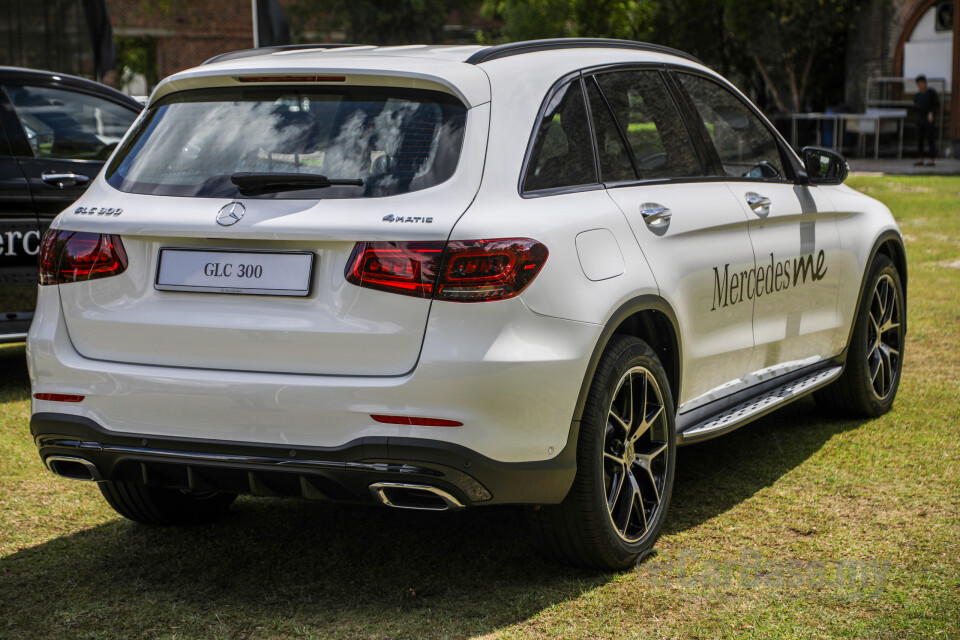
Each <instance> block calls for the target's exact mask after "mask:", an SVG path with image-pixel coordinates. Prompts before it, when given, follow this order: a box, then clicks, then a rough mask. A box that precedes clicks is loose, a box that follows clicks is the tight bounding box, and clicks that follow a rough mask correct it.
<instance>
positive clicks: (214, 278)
mask: <svg viewBox="0 0 960 640" xmlns="http://www.w3.org/2000/svg"><path fill="white" fill-rule="evenodd" d="M313 258H314V254H313V253H311V252H309V251H284V252H275V251H217V250H214V249H160V260H159V263H158V264H157V280H156V284H155V285H154V286H155V287H156V288H157V289H161V290H164V291H203V292H206V293H240V294H244V295H258V296H307V295H310V280H311V276H312V274H313Z"/></svg>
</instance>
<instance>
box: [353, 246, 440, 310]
mask: <svg viewBox="0 0 960 640" xmlns="http://www.w3.org/2000/svg"><path fill="white" fill-rule="evenodd" d="M442 255H443V243H442V242H360V243H357V246H356V247H354V249H353V253H352V254H351V256H350V260H349V261H347V282H351V283H353V284H355V285H357V286H360V287H367V288H369V289H378V290H380V291H392V292H394V293H402V294H405V295H408V296H416V297H418V298H429V297H431V296H433V287H434V283H435V282H436V279H437V271H438V270H439V268H440V258H441V257H442Z"/></svg>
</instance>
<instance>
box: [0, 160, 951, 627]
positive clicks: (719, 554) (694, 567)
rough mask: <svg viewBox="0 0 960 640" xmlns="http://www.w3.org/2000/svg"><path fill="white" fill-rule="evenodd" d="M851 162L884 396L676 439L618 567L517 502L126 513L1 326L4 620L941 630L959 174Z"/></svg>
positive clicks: (246, 502) (947, 576)
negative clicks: (867, 170) (886, 230)
mask: <svg viewBox="0 0 960 640" xmlns="http://www.w3.org/2000/svg"><path fill="white" fill-rule="evenodd" d="M850 184H851V185H852V186H854V187H855V188H858V189H860V190H862V191H864V192H866V193H869V194H870V195H873V196H875V197H878V198H880V199H881V200H884V201H885V202H887V203H888V204H889V205H890V206H891V208H892V209H893V211H894V212H895V213H896V215H897V217H898V219H899V220H900V223H901V226H902V228H903V231H904V234H905V235H906V240H907V250H908V253H909V265H910V291H909V294H910V310H909V317H910V323H911V324H910V333H909V335H908V342H907V350H906V358H905V370H904V378H903V383H902V384H901V387H900V395H899V397H898V399H897V403H896V405H895V406H894V410H893V411H892V412H891V413H889V414H888V415H886V416H884V417H882V418H880V419H877V420H870V421H852V420H841V419H834V418H830V417H824V416H823V415H821V414H820V413H818V412H817V410H816V408H815V407H814V406H813V404H812V403H811V402H807V401H801V402H799V403H796V404H795V405H793V406H791V407H790V408H788V409H787V410H786V411H784V412H781V413H779V414H776V415H773V416H770V417H768V418H766V419H763V420H761V421H758V422H756V423H754V424H753V425H750V426H748V427H745V428H743V429H741V430H739V431H737V432H735V433H733V434H731V435H729V436H727V437H724V438H721V439H718V440H715V441H712V442H709V443H706V444H703V445H698V446H695V447H690V448H686V449H682V450H681V451H680V453H679V456H678V465H679V466H678V474H677V479H676V491H675V494H674V502H673V506H672V510H671V513H670V515H669V517H668V520H667V524H666V529H665V532H664V535H663V537H662V538H661V539H660V541H659V543H658V544H657V549H658V552H659V555H657V556H654V557H652V558H650V559H648V560H647V562H646V563H644V564H643V565H642V566H641V567H640V568H639V570H637V571H625V572H621V573H599V574H598V573H588V572H580V571H572V570H568V569H564V568H561V567H557V566H554V565H552V564H550V563H549V562H546V561H544V560H542V559H540V557H539V555H538V553H537V550H536V549H535V548H534V546H533V543H532V542H531V540H530V538H529V537H528V535H527V530H526V528H525V526H524V518H523V512H522V511H521V510H518V509H478V510H474V511H469V512H464V513H459V514H410V513H405V512H395V511H389V510H385V509H362V508H349V507H336V506H324V505H321V504H316V503H309V502H305V501H293V500H258V499H252V498H246V499H241V500H239V501H238V503H237V505H236V507H235V508H234V509H233V511H232V514H231V516H230V517H229V518H228V519H227V520H226V521H224V522H220V523H217V524H215V525H209V526H204V527H200V528H196V529H151V528H148V527H143V526H139V525H136V524H132V523H129V522H126V521H123V520H121V519H120V518H118V517H117V516H115V515H114V514H113V513H112V512H111V511H110V510H109V509H108V508H107V507H106V505H105V504H104V503H103V501H102V500H101V498H100V496H99V493H98V492H97V490H96V488H95V487H94V486H92V485H90V484H86V483H79V482H70V481H67V480H61V479H59V478H56V477H54V476H53V475H52V474H50V473H48V472H46V471H45V470H44V469H43V468H42V466H41V464H40V462H39V460H38V459H37V456H36V452H35V450H34V446H33V443H32V441H31V438H30V435H29V431H28V417H29V390H28V384H27V375H26V369H25V366H24V364H23V358H24V349H23V346H22V345H13V346H6V347H0V638H54V637H59V638H388V637H390V638H393V637H396V638H467V637H474V636H483V637H490V638H528V637H532V638H705V639H706V638H756V639H766V638H773V637H775V638H798V639H799V638H820V637H834V638H891V639H892V638H957V637H960V545H958V538H960V477H958V476H960V427H958V425H960V397H958V389H960V356H958V354H960V305H958V303H960V268H958V267H960V263H958V260H960V179H958V178H935V177H929V178H923V177H918V178H889V177H888V178H859V177H855V178H851V179H850ZM950 265H952V266H950ZM742 558H746V560H747V563H746V565H744V564H742V563H741V559H742ZM857 567H859V573H858V572H857V571H858V570H857ZM838 570H839V572H840V577H841V580H838V579H837V573H838Z"/></svg>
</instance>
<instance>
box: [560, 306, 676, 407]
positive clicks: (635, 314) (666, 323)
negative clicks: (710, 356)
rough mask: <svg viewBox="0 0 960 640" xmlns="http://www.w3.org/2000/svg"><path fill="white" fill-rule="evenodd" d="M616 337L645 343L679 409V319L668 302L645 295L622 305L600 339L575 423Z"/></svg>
mask: <svg viewBox="0 0 960 640" xmlns="http://www.w3.org/2000/svg"><path fill="white" fill-rule="evenodd" d="M615 335H628V336H633V337H636V338H639V339H640V340H643V341H644V342H646V343H647V344H648V345H650V347H651V348H652V349H653V350H654V352H656V354H657V357H658V358H659V359H660V362H661V364H662V365H663V368H664V370H665V371H666V374H667V379H668V381H669V384H670V395H671V396H672V398H673V406H674V407H677V406H679V398H680V381H681V379H682V376H681V374H682V359H681V357H680V354H681V353H682V351H681V349H682V344H681V340H680V331H679V328H678V324H677V316H676V314H675V313H674V312H673V309H672V308H671V307H670V305H669V304H668V303H667V301H666V300H664V299H663V298H661V297H659V296H655V295H643V296H638V297H636V298H633V299H631V300H629V301H627V302H625V303H624V304H622V305H621V306H620V307H619V308H618V309H617V310H616V311H614V312H613V314H612V315H611V316H610V318H609V320H608V321H607V323H606V325H605V327H604V330H603V332H602V333H601V334H600V338H599V339H598V340H597V343H596V345H595V346H594V349H593V355H592V356H591V358H590V362H589V364H588V365H587V371H586V374H585V375H584V377H583V382H582V383H581V385H580V395H579V397H578V398H577V405H576V409H575V410H574V415H573V420H574V421H575V422H576V421H579V420H580V419H581V418H582V416H583V408H584V405H585V404H586V400H587V394H588V393H589V390H590V384H591V382H592V381H593V377H594V374H595V373H596V370H597V364H598V363H599V361H600V358H601V356H602V355H603V352H604V350H605V349H606V348H607V344H609V342H610V340H611V339H612V338H613V336H615Z"/></svg>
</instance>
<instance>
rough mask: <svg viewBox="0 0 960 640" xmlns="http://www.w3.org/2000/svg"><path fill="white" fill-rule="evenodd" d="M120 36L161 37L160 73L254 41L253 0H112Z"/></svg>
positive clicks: (109, 4)
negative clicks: (154, 0)
mask: <svg viewBox="0 0 960 640" xmlns="http://www.w3.org/2000/svg"><path fill="white" fill-rule="evenodd" d="M107 7H108V8H109V10H110V19H111V21H112V22H113V30H114V33H115V34H116V35H117V36H150V37H154V38H156V42H157V66H158V67H159V69H158V70H159V73H160V77H161V78H164V77H166V76H169V75H170V74H173V73H176V72H177V71H182V70H183V69H187V68H190V67H194V66H196V65H198V64H200V63H201V62H203V61H204V60H206V59H208V58H211V57H213V56H215V55H217V54H220V53H224V52H226V51H234V50H236V49H246V48H249V47H252V46H253V22H252V4H251V2H250V0H167V1H166V2H162V3H161V2H153V1H150V0H107Z"/></svg>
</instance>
